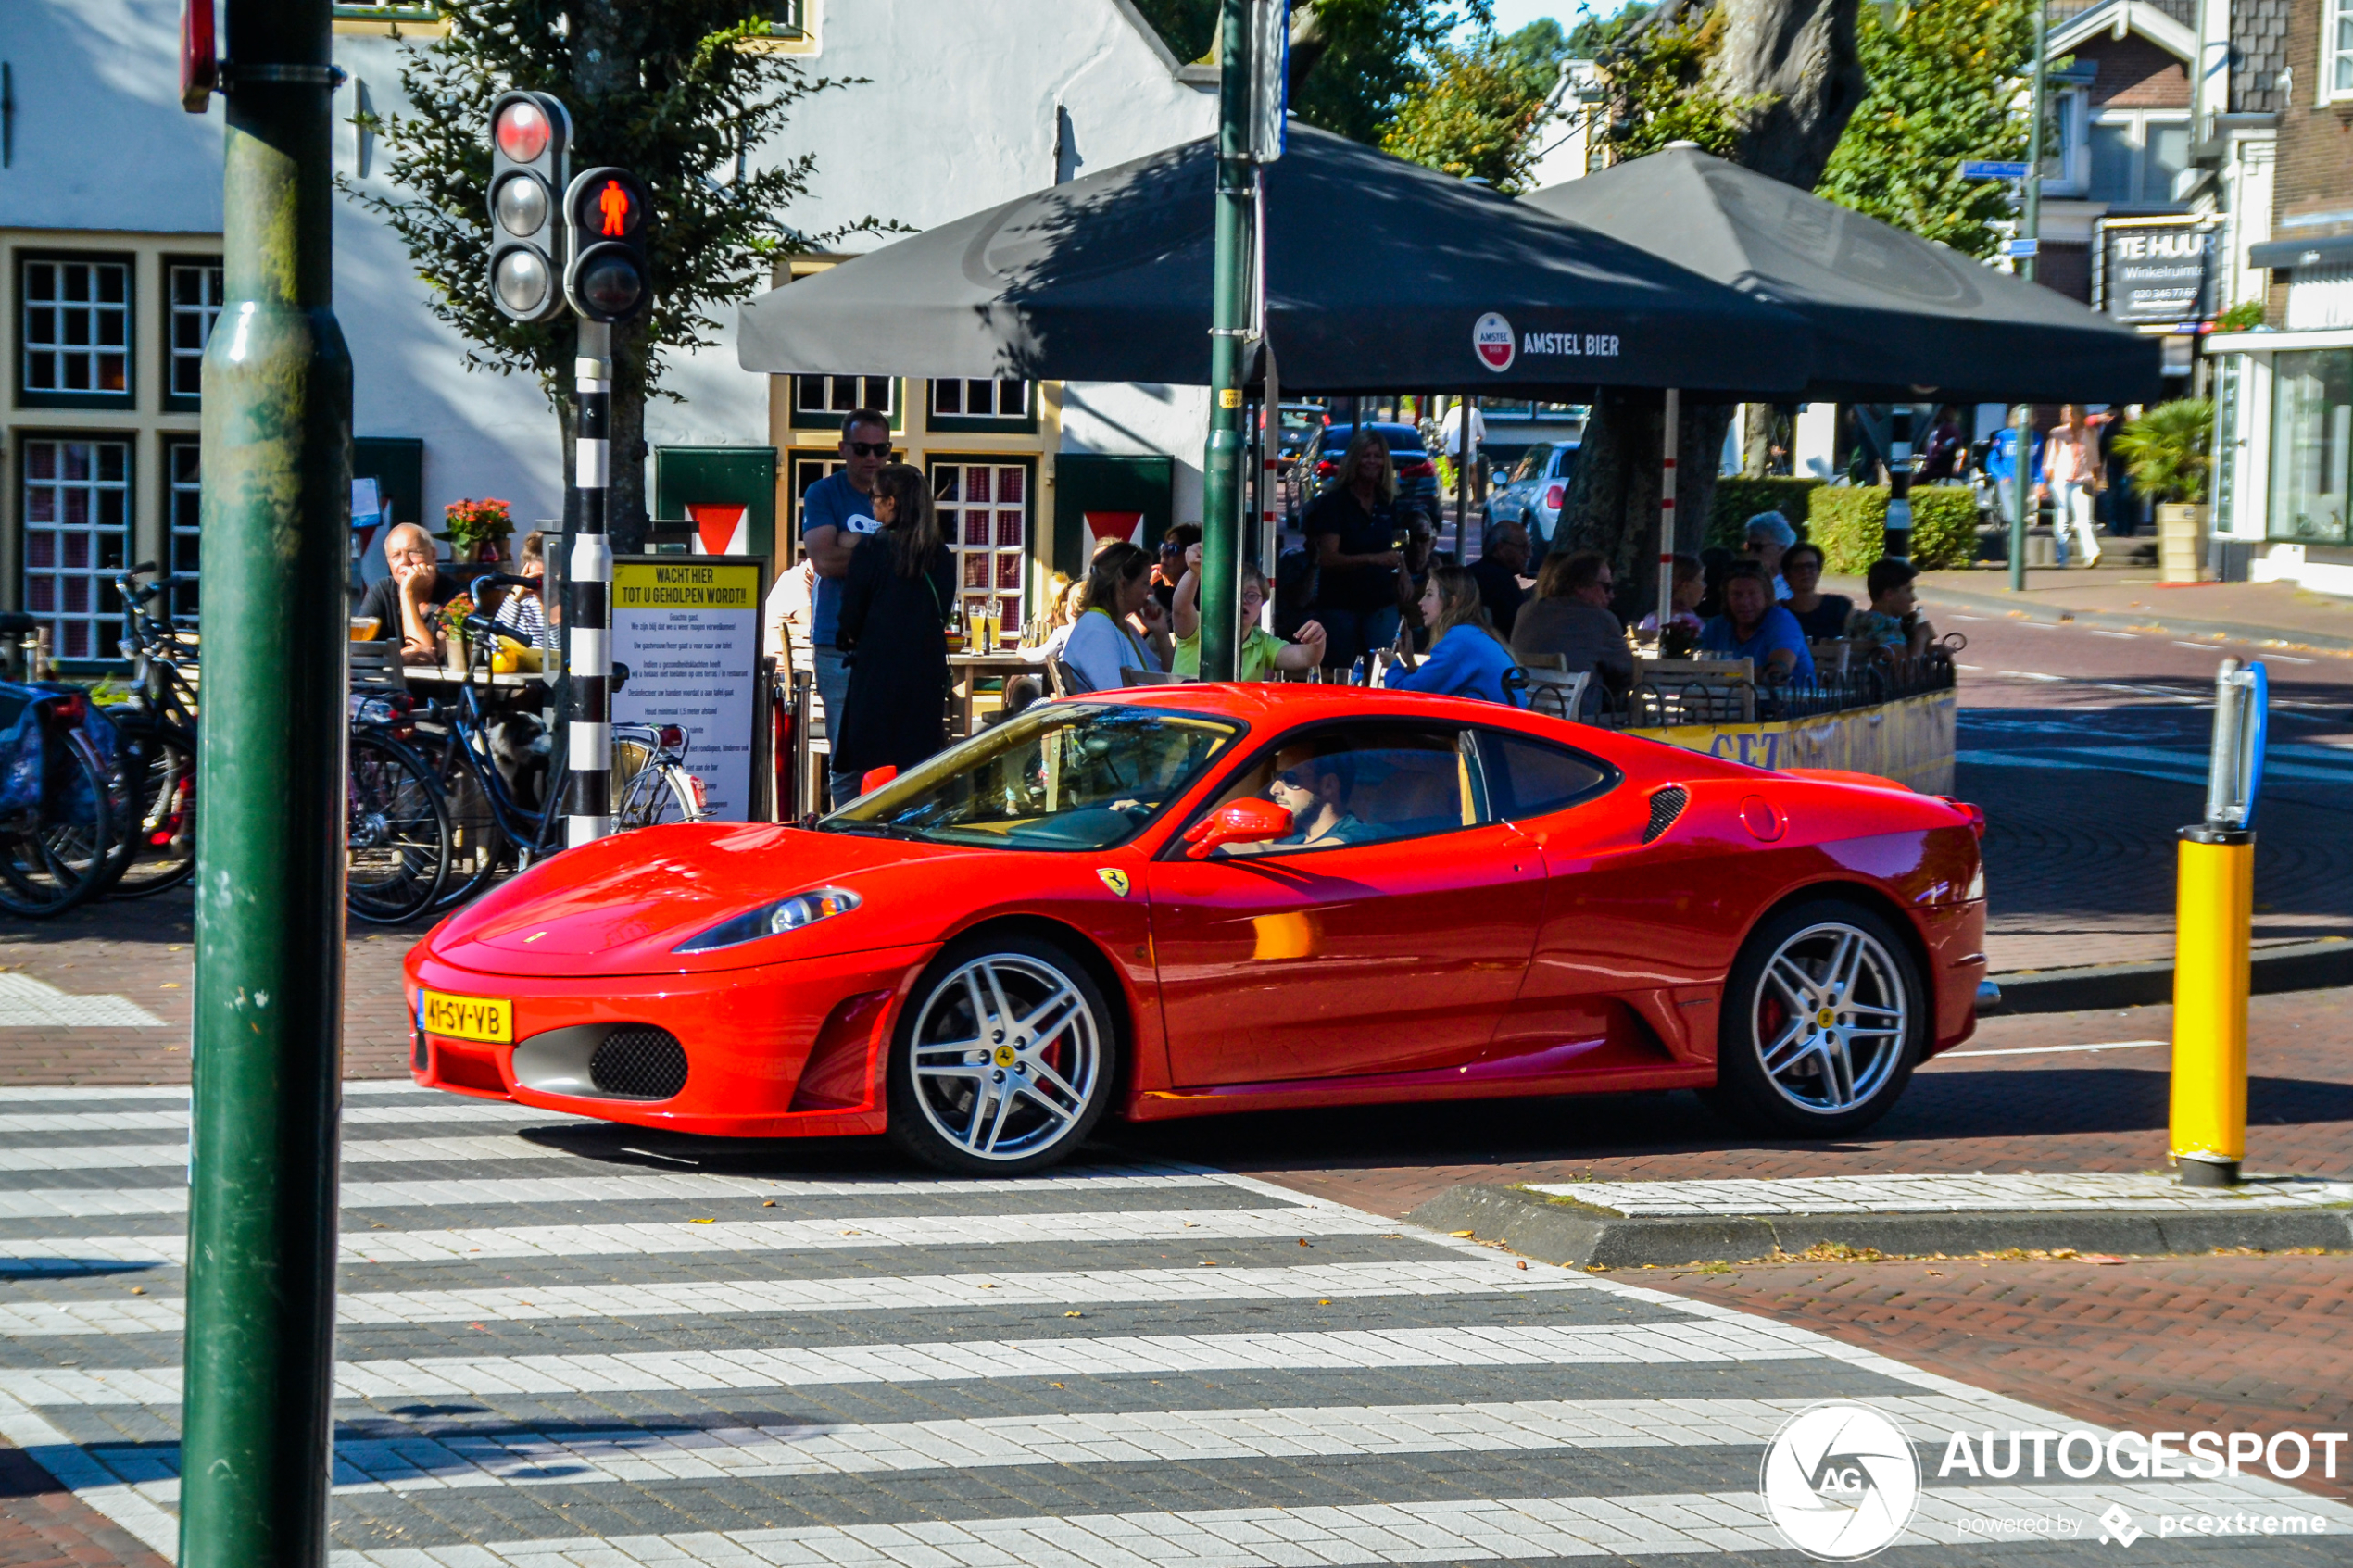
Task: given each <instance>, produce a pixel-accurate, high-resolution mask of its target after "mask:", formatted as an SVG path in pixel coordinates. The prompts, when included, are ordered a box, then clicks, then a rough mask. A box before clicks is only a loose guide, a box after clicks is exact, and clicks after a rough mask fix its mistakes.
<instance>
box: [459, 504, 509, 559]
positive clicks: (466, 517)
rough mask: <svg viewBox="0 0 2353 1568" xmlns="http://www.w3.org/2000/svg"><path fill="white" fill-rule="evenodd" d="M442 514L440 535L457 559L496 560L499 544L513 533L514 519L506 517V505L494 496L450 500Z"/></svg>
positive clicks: (498, 555) (498, 554) (499, 552)
mask: <svg viewBox="0 0 2353 1568" xmlns="http://www.w3.org/2000/svg"><path fill="white" fill-rule="evenodd" d="M441 513H442V519H443V522H442V535H441V536H442V537H443V538H445V539H447V540H448V541H449V553H450V554H451V555H452V556H453V557H455V558H457V559H459V560H467V561H496V560H497V559H498V558H500V555H501V554H502V552H501V551H500V550H499V548H498V546H499V543H500V542H501V541H502V540H504V539H506V538H508V537H509V536H510V535H511V534H512V533H514V531H515V524H514V520H513V519H512V518H510V517H509V516H508V515H507V503H506V502H504V501H501V500H499V499H497V497H496V496H484V498H483V499H481V500H479V501H471V500H461V501H452V502H450V503H449V504H448V505H447V506H446V507H444V508H442V509H441Z"/></svg>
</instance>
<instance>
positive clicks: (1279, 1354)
mask: <svg viewBox="0 0 2353 1568" xmlns="http://www.w3.org/2000/svg"><path fill="white" fill-rule="evenodd" d="M1824 1343H1825V1342H1824V1341H1823V1339H1822V1337H1821V1336H1818V1335H1815V1334H1812V1333H1809V1332H1808V1331H1806V1330H1804V1329H1795V1328H1790V1327H1786V1326H1784V1325H1782V1324H1780V1323H1765V1322H1760V1321H1751V1322H1747V1323H1718V1322H1711V1321H1707V1320H1697V1321H1690V1322H1680V1323H1629V1324H1624V1325H1617V1324H1613V1325H1609V1326H1606V1327H1585V1326H1575V1327H1570V1326H1560V1327H1554V1326H1527V1325H1515V1326H1510V1327H1500V1326H1491V1327H1476V1326H1473V1327H1453V1328H1415V1329H1386V1330H1371V1329H1338V1330H1308V1331H1303V1332H1290V1333H1284V1332H1268V1333H1262V1334H1169V1335H1116V1336H1103V1337H1101V1338H1099V1339H1030V1340H1012V1339H961V1340H934V1341H931V1342H929V1343H925V1344H917V1345H891V1344H873V1345H840V1346H830V1347H820V1348H799V1347H779V1348H761V1349H745V1350H689V1351H681V1350H652V1351H633V1352H625V1353H622V1354H583V1355H576V1356H436V1357H419V1358H415V1359H393V1360H382V1361H343V1362H339V1363H338V1364H337V1367H336V1372H335V1386H336V1393H337V1396H338V1397H339V1398H343V1399H420V1398H427V1397H431V1398H468V1399H487V1398H491V1397H494V1396H497V1395H504V1394H513V1395H534V1394H630V1393H650V1392H657V1391H667V1390H696V1391H710V1390H714V1389H740V1388H789V1387H799V1386H807V1385H812V1384H856V1383H891V1384H906V1383H936V1382H950V1381H961V1380H964V1379H1001V1378H1004V1377H1007V1376H1009V1375H1017V1376H1024V1377H1095V1376H1105V1375H1110V1374H1134V1373H1154V1372H1176V1373H1195V1372H1243V1371H1285V1372H1300V1371H1309V1370H1327V1371H1350V1372H1372V1371H1388V1370H1394V1369H1400V1368H1405V1367H1473V1366H1577V1365H1599V1364H1619V1365H1626V1364H1631V1365H1679V1364H1688V1363H1692V1362H1703V1361H1743V1362H1747V1361H1797V1360H1808V1359H1815V1358H1819V1357H1821V1356H1822V1354H1823V1344H1824ZM0 1393H6V1394H7V1395H9V1396H10V1397H11V1398H14V1399H19V1400H20V1401H22V1402H23V1403H25V1404H27V1405H31V1406H35V1407H41V1406H53V1405H64V1406H76V1405H79V1406H101V1405H172V1404H177V1403H178V1401H179V1398H180V1369H179V1368H177V1367H153V1368H112V1369H107V1370H102V1371H95V1372H90V1371H82V1370H79V1369H68V1368H35V1369H23V1370H10V1371H5V1372H0Z"/></svg>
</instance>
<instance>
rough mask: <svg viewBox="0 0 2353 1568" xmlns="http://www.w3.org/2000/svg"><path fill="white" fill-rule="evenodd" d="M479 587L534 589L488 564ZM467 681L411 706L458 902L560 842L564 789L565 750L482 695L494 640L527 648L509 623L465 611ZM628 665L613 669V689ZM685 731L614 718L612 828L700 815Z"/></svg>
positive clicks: (448, 889) (528, 715) (489, 688)
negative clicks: (446, 822)
mask: <svg viewBox="0 0 2353 1568" xmlns="http://www.w3.org/2000/svg"><path fill="white" fill-rule="evenodd" d="M473 586H474V587H476V588H483V587H522V588H531V589H535V588H536V586H537V584H536V583H532V582H530V581H529V580H528V579H525V578H521V577H510V576H508V575H506V574H504V573H499V572H493V573H489V574H487V575H485V576H483V577H480V578H477V579H476V580H475V582H474V583H473ZM464 630H465V633H466V634H467V637H468V640H469V650H470V651H469V653H468V656H467V659H466V668H465V680H464V684H462V685H461V686H459V690H458V693H457V695H456V696H455V697H453V698H452V699H451V700H449V701H447V702H443V703H435V704H434V705H432V706H431V707H429V708H426V709H421V710H420V711H419V714H418V717H419V718H420V719H421V720H422V721H424V727H422V728H421V729H420V731H419V736H418V745H419V749H420V750H421V751H422V753H423V754H424V755H425V757H426V758H427V759H428V761H429V762H430V764H431V766H432V769H433V772H434V778H435V780H436V782H437V783H438V784H439V785H440V787H441V791H442V794H443V795H444V796H445V797H447V800H448V803H449V815H450V824H451V835H452V842H453V845H454V851H453V864H452V867H451V872H450V876H449V880H448V883H447V885H446V886H445V887H444V888H443V890H442V893H441V899H440V902H441V904H442V905H443V906H444V907H448V906H453V905H457V904H460V903H463V902H464V901H465V900H467V899H469V898H472V897H474V896H475V895H476V894H478V893H480V892H482V891H483V890H484V888H486V887H487V886H489V885H490V883H491V881H492V880H493V879H494V878H495V877H496V876H497V873H498V872H499V871H500V870H501V869H502V868H503V867H506V866H509V865H511V866H512V867H514V869H516V870H518V871H521V870H522V869H524V868H526V867H528V866H529V865H530V864H531V863H532V861H534V860H535V859H539V858H540V857H542V856H545V855H550V854H553V853H554V852H555V851H557V850H559V849H561V848H562V847H564V809H563V803H564V797H565V795H566V793H567V791H568V789H569V787H570V784H571V772H572V770H571V764H570V758H569V756H568V754H567V752H566V751H565V749H564V748H563V747H561V746H558V745H556V744H555V736H554V735H553V734H551V732H550V731H549V728H548V726H547V723H546V722H545V721H543V720H542V719H541V718H540V716H539V715H538V714H536V713H533V712H528V711H518V710H515V709H498V708H497V707H496V706H495V705H494V704H493V703H492V702H491V701H489V700H487V697H486V694H493V693H495V690H496V688H495V686H493V685H492V684H491V683H490V679H489V677H490V673H491V668H490V667H491V663H492V652H493V650H494V649H495V648H496V646H497V644H498V643H500V642H502V641H503V642H508V643H513V644H515V645H517V646H522V647H529V646H532V645H531V642H530V639H529V638H527V637H525V636H524V635H522V633H520V632H518V631H517V630H516V629H515V628H513V627H510V626H503V625H499V624H497V623H496V622H494V621H491V620H490V619H489V618H488V617H486V616H482V615H470V616H468V617H467V618H466V619H465V621H464ZM626 679H627V671H625V670H623V669H621V668H618V667H617V668H616V669H615V671H614V679H613V681H612V690H613V692H614V693H615V694H616V695H618V694H619V692H620V691H621V689H622V686H623V683H624V682H625V681H626ZM612 776H613V802H612V806H613V825H614V827H615V828H616V829H617V830H627V829H633V828H641V827H651V826H654V825H656V824H659V823H662V822H697V821H699V820H700V819H701V818H702V816H703V814H704V809H705V803H704V797H703V788H702V781H701V780H699V779H698V778H696V777H695V776H694V775H693V774H692V773H690V772H688V771H686V732H685V731H684V730H683V729H681V728H679V727H678V726H676V725H674V724H671V725H651V724H615V725H613V726H612Z"/></svg>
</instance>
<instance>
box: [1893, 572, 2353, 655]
mask: <svg viewBox="0 0 2353 1568" xmlns="http://www.w3.org/2000/svg"><path fill="white" fill-rule="evenodd" d="M1919 596H1920V602H1921V603H1923V604H1931V605H1933V604H1943V605H1946V606H1949V607H1950V608H1954V609H1963V610H1971V611H1977V612H1981V613H1983V614H1985V615H1990V616H1997V617H1999V618H2001V619H2003V620H2006V621H2039V622H2041V623H2043V624H2044V625H2046V626H2047V625H2064V624H2073V625H2077V626H2099V627H2104V628H2106V629H2108V630H2109V631H2113V632H2145V631H2147V630H2148V629H2149V628H2150V627H2152V626H2154V627H2156V628H2157V629H2158V630H2159V631H2163V632H2179V633H2188V634H2191V635H2195V636H2206V637H2227V638H2230V639H2232V640H2233V641H2236V642H2242V643H2252V644H2254V645H2256V646H2259V647H2261V646H2271V645H2283V646H2288V647H2308V648H2325V649H2328V650H2330V651H2332V652H2338V653H2345V652H2353V635H2346V636H2333V635H2331V634H2330V633H2325V632H2298V631H2293V630H2290V629H2288V628H2286V627H2281V626H2246V625H2234V624H2233V623H2232V622H2229V621H2192V620H2184V619H2183V618H2182V617H2179V616H2175V615H2168V614H2159V613H2158V611H2156V610H2154V609H2152V610H2150V611H2149V612H2148V613H2146V614H2137V613H2127V612H2124V611H2121V610H2108V609H2070V608H2066V607H2065V606H2063V605H2057V604H2043V603H2037V602H2036V601H2035V600H2034V599H2032V597H2030V596H2026V595H2020V596H2017V597H2012V596H2009V595H2007V594H1979V593H1972V592H1970V591H1969V590H1968V589H1965V588H1951V587H1947V586H1945V585H1944V583H1921V584H1920V586H1919Z"/></svg>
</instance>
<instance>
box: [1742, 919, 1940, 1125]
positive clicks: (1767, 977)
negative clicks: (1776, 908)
mask: <svg viewBox="0 0 2353 1568" xmlns="http://www.w3.org/2000/svg"><path fill="white" fill-rule="evenodd" d="M1930 1022H1931V998H1930V997H1929V994H1928V987H1927V986H1926V985H1924V984H1923V983H1922V981H1921V979H1920V972H1919V965H1918V964H1917V963H1915V962H1914V961H1913V959H1912V954H1911V950H1910V948H1909V947H1906V944H1905V942H1904V939H1903V937H1902V935H1900V934H1899V933H1898V932H1897V931H1896V930H1895V928H1894V926H1893V925H1891V924H1890V923H1889V922H1888V921H1887V920H1886V918H1885V917H1884V916H1881V914H1879V913H1878V912H1877V911H1875V910H1872V909H1868V908H1866V907H1865V906H1863V905H1861V904H1858V903H1855V902H1852V901H1850V900H1848V899H1844V898H1816V899H1809V900H1807V901H1806V902H1804V903H1801V904H1793V905H1792V906H1791V907H1789V908H1788V909H1782V910H1780V912H1779V913H1777V914H1774V915H1772V916H1771V917H1769V918H1768V919H1767V920H1766V921H1765V922H1764V923H1763V924H1761V925H1759V926H1758V927H1757V928H1756V930H1755V931H1754V932H1753V933H1751V934H1750V935H1749V938H1748V941H1747V942H1746V943H1745V944H1744V945H1743V947H1742V948H1741V952H1740V957H1739V958H1738V959H1737V960H1734V961H1733V964H1732V972H1731V977H1730V981H1729V982H1728V983H1727V984H1726V985H1725V988H1724V1010H1723V1017H1722V1022H1721V1024H1720V1026H1719V1027H1718V1031H1717V1043H1716V1058H1717V1086H1716V1088H1715V1090H1714V1091H1713V1093H1712V1094H1711V1095H1710V1096H1709V1100H1710V1103H1711V1104H1713V1105H1715V1106H1716V1107H1717V1108H1718V1110H1721V1111H1723V1112H1724V1113H1725V1114H1727V1115H1729V1116H1730V1117H1731V1118H1732V1119H1733V1120H1734V1121H1736V1122H1739V1123H1743V1125H1747V1126H1751V1127H1760V1128H1765V1129H1769V1130H1771V1131H1774V1132H1780V1133H1786V1134H1795V1135H1798V1136H1800V1137H1835V1136H1840V1135H1844V1134H1848V1133H1852V1132H1856V1131H1857V1130H1859V1129H1861V1128H1864V1127H1868V1126H1869V1125H1870V1124H1871V1123H1874V1122H1876V1121H1878V1120H1879V1119H1880V1118H1881V1116H1883V1115H1885V1114H1886V1112H1887V1108H1888V1107H1889V1106H1892V1105H1894V1103H1895V1101H1896V1099H1897V1098H1898V1097H1899V1096H1901V1095H1902V1094H1903V1092H1904V1085H1906V1083H1908V1082H1909V1081H1910V1079H1911V1076H1912V1068H1913V1066H1914V1064H1916V1063H1917V1062H1919V1060H1920V1059H1921V1057H1922V1056H1923V1055H1924V1054H1925V1052H1926V1050H1927V1046H1928V1035H1929V1028H1930Z"/></svg>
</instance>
